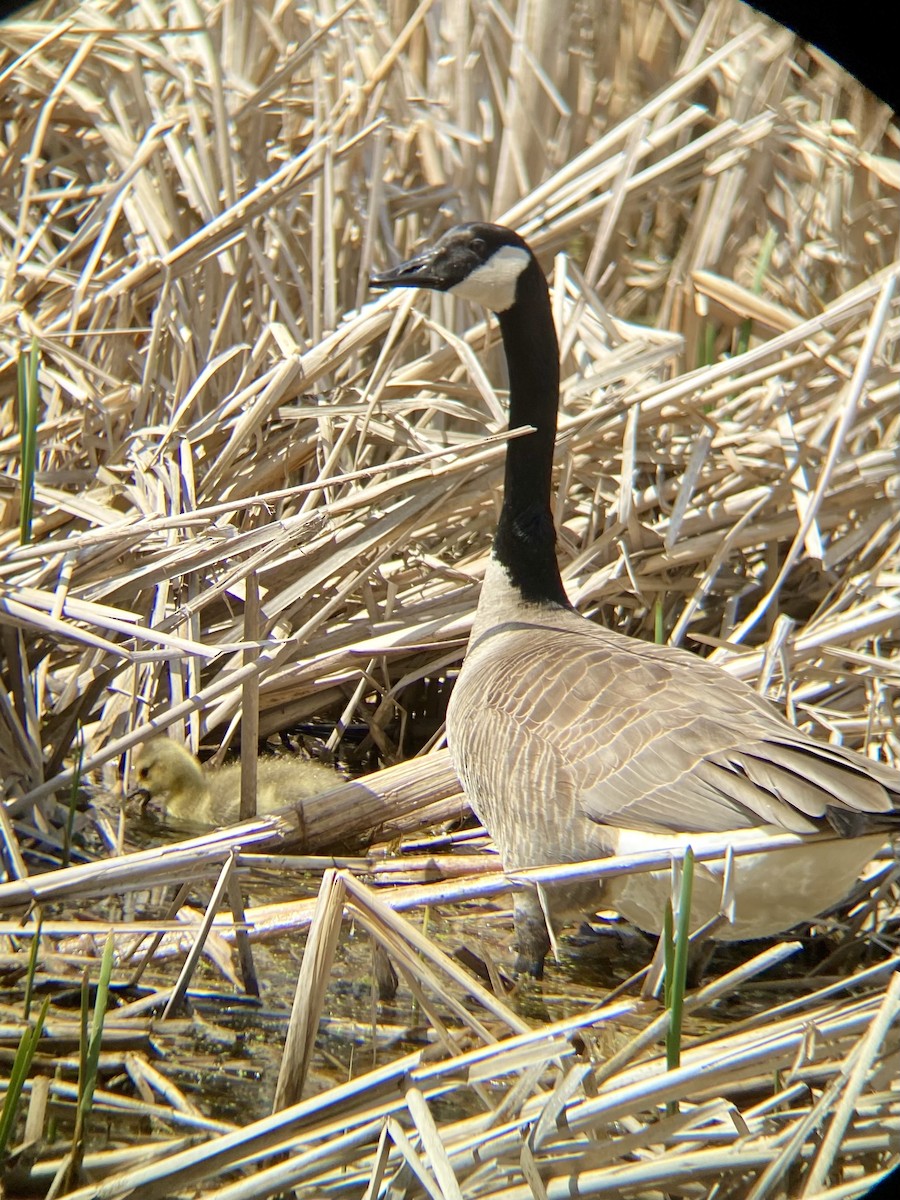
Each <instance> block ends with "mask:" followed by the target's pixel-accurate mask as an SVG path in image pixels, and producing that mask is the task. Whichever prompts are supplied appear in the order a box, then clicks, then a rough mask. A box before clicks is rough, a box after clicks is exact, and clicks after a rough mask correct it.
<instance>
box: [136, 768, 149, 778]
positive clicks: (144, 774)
mask: <svg viewBox="0 0 900 1200" xmlns="http://www.w3.org/2000/svg"><path fill="white" fill-rule="evenodd" d="M149 774H150V768H149V767H139V768H138V779H146V778H147V776H148V775H149Z"/></svg>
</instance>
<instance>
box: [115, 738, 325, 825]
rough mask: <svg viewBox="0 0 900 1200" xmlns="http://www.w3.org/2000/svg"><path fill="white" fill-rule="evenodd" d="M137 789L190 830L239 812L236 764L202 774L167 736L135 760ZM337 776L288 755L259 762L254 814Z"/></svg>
mask: <svg viewBox="0 0 900 1200" xmlns="http://www.w3.org/2000/svg"><path fill="white" fill-rule="evenodd" d="M134 767H135V774H136V776H137V780H138V790H139V791H143V792H145V793H147V794H148V795H149V796H150V798H151V799H152V800H160V801H162V803H163V804H165V807H166V811H167V813H168V814H169V815H170V816H172V817H175V818H176V819H177V820H179V821H190V822H191V823H192V824H194V825H207V826H214V825H228V824H231V823H232V822H233V821H236V820H237V819H238V815H239V813H240V807H241V764H240V763H239V762H238V763H229V764H228V765H227V766H224V767H219V768H218V770H214V771H204V770H203V768H202V767H201V766H200V764H199V762H198V761H197V759H196V758H194V756H193V754H191V752H190V751H189V750H188V749H187V748H186V747H185V746H182V745H181V744H180V743H179V742H176V741H173V740H172V738H168V737H155V738H152V739H151V740H150V741H148V742H145V743H144V745H143V746H141V748H140V749H139V750H138V752H137V754H136V755H135V758H134ZM339 783H340V777H339V776H338V774H337V773H336V772H335V771H333V770H332V769H331V768H330V767H326V766H325V765H324V764H323V763H319V762H313V761H311V760H310V759H306V758H300V757H299V756H298V755H291V756H290V757H285V758H260V760H259V763H258V767H257V778H256V811H257V813H258V814H259V815H260V816H262V815H264V814H265V813H270V812H275V811H276V809H279V808H286V807H288V806H289V805H291V804H294V803H296V801H298V800H302V799H304V798H305V797H306V796H317V795H318V794H319V793H320V792H326V791H328V789H329V788H333V787H337V785H338V784H339Z"/></svg>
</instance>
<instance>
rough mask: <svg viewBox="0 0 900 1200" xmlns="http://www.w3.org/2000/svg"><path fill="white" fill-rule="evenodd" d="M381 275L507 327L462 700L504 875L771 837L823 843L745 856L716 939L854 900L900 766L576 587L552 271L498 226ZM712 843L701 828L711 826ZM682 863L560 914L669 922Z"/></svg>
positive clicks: (451, 726)
mask: <svg viewBox="0 0 900 1200" xmlns="http://www.w3.org/2000/svg"><path fill="white" fill-rule="evenodd" d="M372 284H373V285H374V286H378V287H382V288H384V287H425V288H431V289H435V290H437V291H442V292H452V293H453V294H454V295H455V296H460V297H462V298H463V299H466V300H471V301H475V302H477V303H479V304H483V305H485V306H486V307H487V308H489V309H492V310H493V311H494V312H495V313H496V314H497V317H498V319H499V322H500V331H501V334H502V338H503V346H504V349H505V352H506V359H507V364H508V367H509V425H510V428H511V429H515V428H516V427H518V426H521V425H531V426H534V429H535V432H534V433H532V434H530V435H529V436H525V437H520V438H516V439H514V440H512V441H511V442H510V443H509V445H508V448H507V452H506V473H505V483H504V497H503V506H502V509H501V512H500V518H499V521H498V524H497V530H496V533H495V536H494V542H493V549H492V554H491V558H490V562H489V564H488V567H487V571H486V573H485V577H484V583H483V585H482V590H481V597H480V600H479V602H478V609H477V612H476V615H475V620H474V623H473V627H472V633H471V637H470V640H469V646H468V650H467V653H466V657H465V661H464V663H463V666H462V668H461V670H460V673H459V677H458V679H457V681H456V684H455V686H454V690H453V693H452V695H451V699H450V704H449V708H448V712H447V733H448V741H449V745H450V753H451V757H452V760H453V763H454V766H455V768H456V771H457V773H458V775H459V778H460V781H461V783H462V785H463V787H464V789H465V791H466V794H467V795H468V797H469V800H470V802H471V804H472V806H473V808H474V809H475V812H476V813H477V815H478V816H479V817H480V819H481V820H482V822H483V823H484V825H485V826H486V828H487V829H488V831H489V832H490V834H491V836H492V837H493V839H494V842H495V845H496V846H497V849H498V851H499V853H500V856H501V858H502V861H503V864H504V866H505V868H506V869H507V870H516V869H518V868H522V867H528V866H537V865H541V864H549V863H553V862H578V861H582V860H585V859H591V858H599V857H603V856H606V855H610V854H618V853H628V852H630V851H633V850H639V849H650V848H662V847H668V846H677V845H683V844H684V842H685V841H686V840H688V837H687V835H690V838H689V840H690V841H691V843H692V844H694V845H695V846H699V845H702V844H703V835H710V834H711V835H717V836H718V838H719V839H721V836H722V834H730V833H732V832H733V835H734V840H735V841H736V842H738V841H740V840H741V839H742V838H744V839H746V838H747V837H748V836H751V835H755V836H758V835H759V834H760V833H761V832H762V831H764V830H765V831H772V832H778V833H783V832H784V831H785V830H790V831H793V832H795V833H798V834H801V835H802V834H813V833H816V832H818V831H821V830H828V829H829V828H830V829H831V830H833V831H836V832H837V833H838V834H840V835H841V838H842V839H845V840H842V841H816V842H810V843H808V844H806V845H802V846H800V847H798V848H797V849H791V850H788V851H782V852H780V856H779V852H775V851H772V852H769V853H768V854H766V853H761V854H757V855H752V856H747V857H741V858H739V859H737V860H736V863H735V867H736V870H735V876H736V878H735V893H734V895H735V903H736V909H735V920H734V923H733V924H731V925H729V926H726V927H725V928H724V929H722V930H720V932H719V933H718V934H717V935H716V936H718V937H719V938H722V939H726V940H740V939H744V938H752V937H763V936H769V935H772V934H775V933H779V932H781V931H782V930H784V929H788V928H790V927H791V926H793V925H796V924H799V923H800V922H802V921H808V920H812V919H813V918H814V917H816V916H817V915H819V914H820V913H822V912H823V911H824V910H825V909H827V908H830V907H831V906H832V905H834V904H836V903H838V902H839V901H840V900H842V899H843V898H844V896H846V894H847V893H848V892H849V891H850V889H851V888H852V886H853V884H854V882H855V881H856V879H857V877H858V874H859V872H860V871H861V869H862V867H863V866H864V865H865V864H866V862H868V861H869V860H870V859H871V858H872V857H873V855H874V854H875V852H876V851H877V850H878V848H879V847H880V846H881V844H882V842H883V841H884V838H885V836H886V834H887V833H888V832H889V831H890V830H896V829H897V828H898V827H900V811H898V802H900V772H897V771H894V770H892V769H890V768H889V767H887V766H885V765H883V764H879V763H876V762H873V761H872V760H870V759H868V758H865V757H864V756H862V755H861V754H857V753H854V752H852V751H847V750H844V749H841V748H840V747H837V746H831V745H827V744H823V743H820V742H818V741H816V740H815V739H814V738H812V737H810V736H809V735H807V734H806V733H803V732H802V731H801V730H799V729H796V728H794V726H792V725H790V724H789V723H788V722H787V721H786V720H784V718H783V717H781V716H780V715H779V714H778V712H777V711H776V710H775V709H774V708H773V707H772V706H771V705H770V704H769V703H768V701H766V700H764V699H763V698H761V697H760V696H759V695H757V693H756V692H754V691H753V690H752V689H751V688H750V687H748V686H747V685H746V684H744V683H742V682H741V681H739V680H737V679H735V678H734V677H733V676H731V675H729V674H728V673H727V672H725V671H723V670H721V669H720V668H719V667H718V666H716V665H714V664H712V663H709V662H707V661H705V660H704V659H702V658H699V657H697V656H696V655H694V654H691V653H689V652H687V651H684V650H679V649H675V648H673V647H669V646H657V645H652V644H650V643H647V642H643V641H640V640H638V639H635V638H630V637H626V636H624V635H622V634H618V633H614V632H613V631H611V630H608V629H604V628H602V627H601V626H599V625H596V624H594V623H593V622H592V621H589V620H587V619H586V618H584V617H582V616H580V615H579V614H578V613H577V612H576V611H575V610H574V609H573V608H572V606H571V605H570V603H569V601H568V598H567V597H566V593H565V590H564V588H563V585H562V580H561V578H560V574H559V568H558V565H557V561H556V545H555V543H556V535H555V530H554V527H553V519H552V515H551V510H550V490H551V469H552V464H553V450H554V442H555V438H556V416H557V406H558V401H559V349H558V345H557V340H556V331H555V329H554V326H553V317H552V313H551V309H550V298H549V292H548V288H547V282H546V280H545V278H544V275H543V273H542V272H541V269H540V267H539V266H538V263H537V260H536V259H535V257H534V255H533V254H532V252H531V250H530V248H529V247H528V245H527V244H526V243H525V241H523V239H522V238H521V237H519V236H518V234H516V233H514V232H513V231H512V230H510V229H506V228H504V227H502V226H499V225H489V224H482V223H473V224H468V225H460V226H458V227H456V228H455V229H451V230H450V231H449V232H448V233H446V234H445V235H444V236H443V237H441V238H440V240H439V241H438V242H437V243H436V244H435V245H434V246H432V247H430V248H429V249H427V250H424V251H422V252H421V253H420V254H418V255H416V257H415V258H412V259H410V260H409V261H408V262H404V263H401V264H400V265H399V266H396V267H394V268H392V269H391V270H388V271H384V272H382V273H381V274H377V275H374V276H373V278H372ZM697 835H699V836H697ZM721 872H722V864H721V863H717V864H712V865H710V866H708V867H705V866H702V865H698V868H697V872H696V875H695V885H694V898H693V907H692V925H693V926H694V927H697V926H698V925H700V924H701V923H703V922H705V921H706V920H708V919H709V918H710V917H712V916H714V915H715V913H716V912H717V911H718V908H719V904H720V898H721ZM669 890H670V889H669V881H668V873H667V872H662V873H659V874H658V875H656V877H655V878H654V877H649V878H648V876H646V875H632V876H628V875H626V876H621V877H619V878H618V879H615V880H611V881H608V882H607V883H606V885H605V887H604V889H603V892H602V897H601V894H600V893H599V892H598V889H597V886H596V885H579V886H578V887H576V888H569V889H567V890H566V894H565V896H561V895H560V892H561V891H562V889H560V888H553V889H549V890H548V892H547V900H548V903H549V907H550V915H551V916H552V917H553V921H554V924H555V923H556V921H557V919H560V918H566V917H572V916H576V915H578V914H579V913H584V912H585V911H593V910H595V909H596V908H597V907H598V906H599V905H600V904H601V903H602V904H604V905H606V906H608V907H612V908H615V909H616V910H618V911H619V912H620V913H621V914H622V915H623V916H625V917H626V918H628V919H629V920H631V921H632V922H633V923H634V924H636V925H638V926H639V927H640V928H642V929H644V930H647V931H648V932H658V931H659V929H660V927H661V923H662V909H663V905H664V902H665V897H666V896H667V895H668V894H669ZM514 905H515V927H516V941H517V945H518V952H519V955H518V961H517V969H519V970H528V971H530V972H531V973H532V974H535V975H540V973H541V971H542V965H543V960H544V956H545V955H546V952H547V950H548V948H549V945H550V939H549V935H548V933H547V928H546V924H545V919H544V915H543V910H542V907H541V903H540V897H539V896H538V895H537V893H536V891H535V890H534V889H523V890H522V891H521V892H519V893H517V894H516V896H515V900H514Z"/></svg>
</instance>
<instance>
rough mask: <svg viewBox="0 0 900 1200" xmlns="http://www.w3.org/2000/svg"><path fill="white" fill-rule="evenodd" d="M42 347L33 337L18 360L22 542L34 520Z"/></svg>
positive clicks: (20, 526) (27, 538)
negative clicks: (39, 377) (28, 347)
mask: <svg viewBox="0 0 900 1200" xmlns="http://www.w3.org/2000/svg"><path fill="white" fill-rule="evenodd" d="M39 365H40V350H39V349H38V342H37V338H32V339H31V347H30V349H29V351H28V354H27V355H24V354H20V355H19V362H18V384H19V387H18V409H19V447H20V449H19V467H20V470H19V479H20V487H21V508H20V515H19V544H20V545H23V546H24V545H25V544H26V542H30V541H31V521H32V514H33V512H34V477H35V472H36V470H37V426H38V399H39V397H38V367H39Z"/></svg>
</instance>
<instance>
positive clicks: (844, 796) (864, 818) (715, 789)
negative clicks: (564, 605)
mask: <svg viewBox="0 0 900 1200" xmlns="http://www.w3.org/2000/svg"><path fill="white" fill-rule="evenodd" d="M448 727H449V731H450V742H451V751H452V752H453V753H454V756H455V757H457V758H458V759H459V760H460V761H461V762H463V770H465V763H466V762H471V761H473V760H475V759H477V760H478V761H479V762H481V763H482V764H484V760H485V757H486V756H487V757H488V758H489V759H490V762H489V764H488V766H487V767H485V766H484V765H482V768H481V769H482V772H483V773H484V771H487V775H488V776H489V778H484V779H482V781H481V784H480V786H481V788H482V790H487V791H490V792H491V793H494V794H496V795H497V796H499V797H500V798H501V799H500V805H501V806H502V804H503V803H506V804H508V805H509V806H512V808H513V809H514V810H516V809H517V806H521V805H522V804H523V803H526V795H528V794H530V795H531V797H532V799H531V800H530V801H529V803H531V804H532V805H533V804H535V803H538V802H540V799H539V798H541V797H547V796H563V797H568V798H569V799H568V800H567V801H565V803H564V805H563V807H566V806H567V807H568V808H569V809H570V810H571V811H570V813H569V815H570V816H571V817H572V818H574V817H575V816H576V815H584V816H587V817H589V818H590V819H591V820H592V821H594V822H598V823H600V824H604V825H614V826H618V827H622V828H631V829H643V830H650V831H654V832H661V831H670V832H678V833H693V832H711V833H715V832H720V831H724V830H729V829H739V828H746V827H750V826H754V825H761V824H773V825H776V826H780V827H782V828H784V829H788V830H792V831H795V832H798V833H812V832H815V831H816V830H818V829H821V828H823V827H825V826H826V825H829V824H830V825H831V826H833V827H834V828H835V829H837V830H838V832H840V833H842V834H844V835H857V834H861V833H865V832H871V831H873V830H877V829H879V828H889V827H890V826H891V825H893V824H897V825H898V826H900V811H898V806H900V772H896V771H893V770H891V769H890V768H888V767H886V766H884V765H883V764H879V763H876V762H874V761H871V760H869V759H867V758H864V757H863V756H861V755H859V754H855V753H853V752H852V751H845V750H843V749H841V748H839V747H835V746H831V745H827V744H825V743H821V742H817V741H816V740H815V739H813V738H811V737H809V736H807V735H806V734H804V733H803V732H801V731H800V730H797V729H795V728H794V727H793V726H791V725H790V724H789V723H788V722H787V721H785V720H784V719H783V718H782V717H781V716H780V715H779V714H778V713H777V712H776V711H775V709H774V708H772V706H771V705H769V704H768V703H767V702H766V701H765V700H763V699H761V698H760V697H759V696H758V695H757V694H756V693H755V692H753V691H752V689H750V688H749V687H747V686H746V685H745V684H743V683H741V682H740V681H739V680H736V679H734V678H733V677H732V676H730V675H728V674H727V672H725V671H722V670H721V669H720V668H718V667H716V666H713V665H712V664H710V663H707V662H705V661H704V660H703V659H700V658H698V657H697V656H695V655H692V654H689V653H688V652H686V651H679V650H673V649H672V648H671V647H658V646H653V645H651V644H649V643H644V642H640V641H636V640H635V639H632V638H626V637H622V636H621V635H618V634H614V633H610V632H609V631H608V630H604V629H602V628H601V627H599V626H594V625H592V624H591V623H590V622H586V621H584V620H583V619H582V618H580V617H577V616H575V614H571V616H569V614H562V617H561V619H560V620H559V622H558V623H556V624H555V626H554V627H552V628H548V627H547V626H543V625H539V624H535V625H531V626H529V625H527V624H526V623H522V622H516V623H511V624H510V625H509V626H505V627H504V626H501V627H498V628H496V629H494V630H492V631H491V632H490V633H488V634H487V635H485V636H484V637H483V638H482V639H481V640H480V642H479V644H478V645H477V646H476V647H474V649H473V652H472V653H471V654H470V657H469V658H468V659H467V660H466V664H465V667H464V669H463V672H462V674H461V676H460V680H459V683H458V685H457V689H456V690H455V691H454V695H453V699H452V701H451V710H450V712H449V713H448ZM476 743H477V746H476ZM473 751H474V753H473ZM491 756H492V757H491ZM551 776H552V779H551V778H550V777H551ZM465 782H466V780H465V779H464V783H465ZM502 795H506V796H507V797H508V800H507V801H506V802H504V801H503V800H502ZM543 802H544V803H546V802H547V801H546V799H544V800H543ZM553 804H554V807H556V810H557V811H556V817H557V819H558V818H559V807H558V805H559V800H556V801H553Z"/></svg>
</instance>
